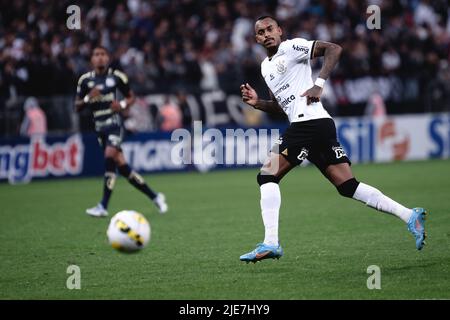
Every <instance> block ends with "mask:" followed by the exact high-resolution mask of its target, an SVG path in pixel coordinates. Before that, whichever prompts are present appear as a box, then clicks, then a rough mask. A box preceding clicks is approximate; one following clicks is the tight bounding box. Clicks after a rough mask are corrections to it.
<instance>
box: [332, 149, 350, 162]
mask: <svg viewBox="0 0 450 320" xmlns="http://www.w3.org/2000/svg"><path fill="white" fill-rule="evenodd" d="M332 149H333V151H334V153H336V159H340V158H342V157H345V156H347V154H346V153H345V151H344V148H342V147H333V148H332Z"/></svg>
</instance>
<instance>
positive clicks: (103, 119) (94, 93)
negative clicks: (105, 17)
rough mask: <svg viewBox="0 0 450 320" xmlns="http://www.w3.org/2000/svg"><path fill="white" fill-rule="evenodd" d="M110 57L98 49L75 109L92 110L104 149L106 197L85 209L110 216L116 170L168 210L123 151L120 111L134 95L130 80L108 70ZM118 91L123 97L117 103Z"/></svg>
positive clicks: (83, 78) (82, 79) (162, 209)
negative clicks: (110, 201)
mask: <svg viewBox="0 0 450 320" xmlns="http://www.w3.org/2000/svg"><path fill="white" fill-rule="evenodd" d="M109 62H110V58H109V54H108V51H107V50H106V48H104V47H101V46H97V47H95V48H94V50H93V52H92V56H91V63H92V66H93V68H94V70H92V71H90V72H87V73H85V74H83V75H82V76H81V77H80V79H79V80H78V87H77V99H76V101H75V107H76V110H77V111H78V112H79V111H81V110H82V109H83V108H86V107H87V108H89V110H90V111H91V112H92V115H93V119H94V123H95V131H96V133H97V136H98V141H99V143H100V145H101V146H102V148H103V150H104V156H105V176H104V181H103V198H102V200H101V201H100V203H99V204H97V205H96V206H95V207H93V208H89V209H87V210H86V213H87V214H89V215H91V216H96V217H103V216H106V215H108V211H107V208H108V203H109V199H110V197H111V193H112V191H113V188H114V184H115V180H116V171H119V173H120V174H121V175H122V176H124V177H125V178H127V179H128V181H129V182H130V183H131V184H132V185H133V186H134V187H136V188H137V189H138V190H139V191H141V192H142V193H144V194H145V195H147V196H148V197H149V198H150V199H151V200H152V201H153V203H154V204H155V205H156V206H157V208H158V210H159V212H160V213H165V212H166V211H167V210H168V207H167V204H166V202H165V196H164V194H162V193H156V192H155V191H153V190H152V189H151V188H149V186H148V185H147V184H146V183H145V181H144V179H143V178H142V177H141V176H140V175H139V174H138V173H137V172H135V171H133V170H132V169H131V168H130V166H129V165H128V164H127V162H126V160H125V157H124V155H123V152H122V149H121V143H122V141H123V137H124V127H123V119H122V115H121V111H124V110H126V109H127V108H128V107H129V106H131V105H132V104H133V101H134V99H135V98H134V94H133V92H132V90H130V87H129V84H128V77H127V76H126V75H125V74H124V73H123V72H121V71H119V70H114V69H112V68H109V67H108V66H109ZM117 90H118V91H120V93H121V94H122V95H123V96H124V99H123V100H120V101H118V100H117Z"/></svg>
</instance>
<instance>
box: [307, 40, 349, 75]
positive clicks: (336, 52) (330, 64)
mask: <svg viewBox="0 0 450 320" xmlns="http://www.w3.org/2000/svg"><path fill="white" fill-rule="evenodd" d="M341 53H342V47H341V46H340V45H338V44H335V43H331V42H326V41H320V40H317V41H316V42H315V44H314V48H313V58H316V57H322V56H323V57H324V60H323V66H322V70H320V73H319V78H322V79H324V80H327V79H328V78H329V77H330V74H331V71H333V69H334V67H335V66H336V64H337V63H338V61H339V58H340V56H341Z"/></svg>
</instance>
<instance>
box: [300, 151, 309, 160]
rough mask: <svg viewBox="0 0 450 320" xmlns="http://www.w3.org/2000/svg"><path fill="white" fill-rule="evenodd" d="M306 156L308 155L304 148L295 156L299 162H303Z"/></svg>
mask: <svg viewBox="0 0 450 320" xmlns="http://www.w3.org/2000/svg"><path fill="white" fill-rule="evenodd" d="M308 154H309V150H308V149H306V148H302V150H300V153H299V155H298V156H297V159H298V160H300V161H303V160H305V159H306V158H308Z"/></svg>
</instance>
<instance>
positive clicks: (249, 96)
mask: <svg viewBox="0 0 450 320" xmlns="http://www.w3.org/2000/svg"><path fill="white" fill-rule="evenodd" d="M241 95H242V101H244V102H245V103H246V104H248V105H249V106H252V107H255V106H256V103H257V102H258V94H257V93H256V91H255V89H253V88H252V87H251V86H250V85H249V84H248V83H246V84H242V85H241Z"/></svg>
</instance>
